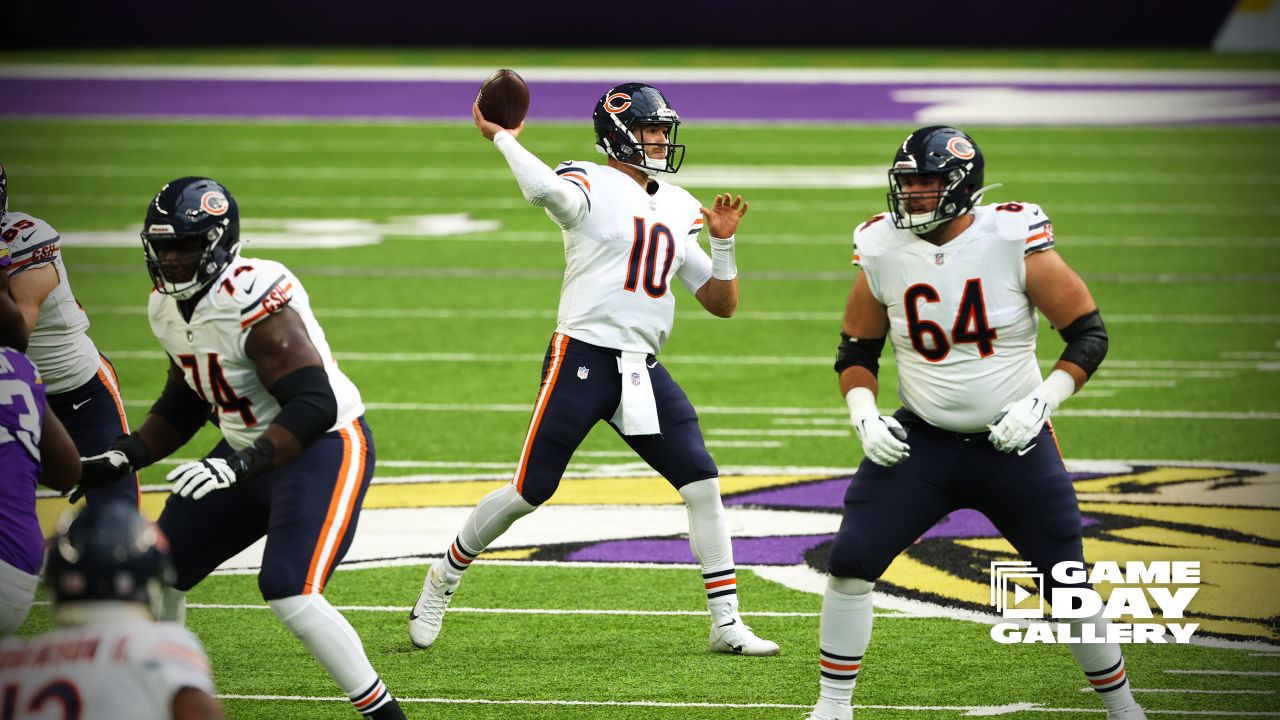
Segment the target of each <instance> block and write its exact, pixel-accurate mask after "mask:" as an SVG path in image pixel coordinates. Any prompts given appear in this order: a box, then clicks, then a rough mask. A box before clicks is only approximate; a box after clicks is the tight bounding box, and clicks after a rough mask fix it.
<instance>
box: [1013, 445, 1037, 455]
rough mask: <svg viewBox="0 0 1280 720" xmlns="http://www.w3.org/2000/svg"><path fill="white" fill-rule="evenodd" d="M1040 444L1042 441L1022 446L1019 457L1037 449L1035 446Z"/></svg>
mask: <svg viewBox="0 0 1280 720" xmlns="http://www.w3.org/2000/svg"><path fill="white" fill-rule="evenodd" d="M1039 444H1040V443H1031V444H1030V445H1028V446H1026V447H1024V448H1022V449H1021V450H1019V451H1018V457H1022V456H1023V455H1026V454H1027V453H1029V452H1031V451H1032V450H1033V449H1035V446H1036V445H1039Z"/></svg>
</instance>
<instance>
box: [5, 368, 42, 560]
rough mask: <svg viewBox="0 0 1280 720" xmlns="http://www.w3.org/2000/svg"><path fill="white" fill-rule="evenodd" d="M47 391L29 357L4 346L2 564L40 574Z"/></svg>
mask: <svg viewBox="0 0 1280 720" xmlns="http://www.w3.org/2000/svg"><path fill="white" fill-rule="evenodd" d="M44 412H45V388H44V384H43V383H42V382H40V377H39V376H38V375H37V374H36V367H35V365H32V364H31V361H30V360H28V359H27V356H26V355H23V354H22V353H20V352H18V351H17V350H13V349H12V348H6V347H0V561H4V562H6V563H8V564H10V565H12V566H14V567H15V568H18V569H19V570H21V571H23V572H26V573H30V574H32V575H36V574H38V573H39V572H40V565H41V560H42V559H43V556H44V536H43V535H42V534H41V533H40V523H39V521H37V519H36V483H37V481H38V480H39V479H40V429H41V428H42V427H43V426H44Z"/></svg>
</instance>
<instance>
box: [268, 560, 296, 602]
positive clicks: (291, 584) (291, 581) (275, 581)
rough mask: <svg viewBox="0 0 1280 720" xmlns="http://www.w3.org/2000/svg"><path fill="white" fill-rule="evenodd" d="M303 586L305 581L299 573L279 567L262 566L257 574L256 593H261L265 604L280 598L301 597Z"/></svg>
mask: <svg viewBox="0 0 1280 720" xmlns="http://www.w3.org/2000/svg"><path fill="white" fill-rule="evenodd" d="M305 585H306V580H305V579H304V578H303V576H302V574H301V573H299V572H294V571H290V570H288V569H285V568H281V567H279V566H276V567H272V566H271V565H269V564H263V566H262V570H261V571H260V572H259V573H258V591H259V592H261V593H262V599H263V600H266V601H267V604H271V603H272V602H273V601H276V600H280V599H282V598H288V597H292V596H295V595H301V594H302V592H303V590H304V586H305Z"/></svg>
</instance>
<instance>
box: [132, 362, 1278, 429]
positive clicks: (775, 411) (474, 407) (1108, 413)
mask: <svg viewBox="0 0 1280 720" xmlns="http://www.w3.org/2000/svg"><path fill="white" fill-rule="evenodd" d="M108 355H110V353H108ZM152 404H153V401H151V400H136V399H135V400H126V401H125V405H126V406H128V407H151V405H152ZM364 405H365V408H366V409H369V410H379V411H400V412H504V413H524V414H528V413H529V412H530V410H531V409H532V407H531V406H530V405H529V404H527V403H403V402H402V403H385V402H366V403H365V404H364ZM846 413H847V411H846V410H843V409H841V408H838V407H718V406H713V405H708V406H702V407H699V408H698V414H700V415H841V416H843V415H845V414H846ZM1054 417H1105V418H1135V419H1142V420H1242V421H1249V422H1254V421H1258V420H1280V412H1265V411H1257V410H1239V411H1212V410H1135V409H1129V408H1062V409H1060V410H1058V411H1057V412H1056V413H1054Z"/></svg>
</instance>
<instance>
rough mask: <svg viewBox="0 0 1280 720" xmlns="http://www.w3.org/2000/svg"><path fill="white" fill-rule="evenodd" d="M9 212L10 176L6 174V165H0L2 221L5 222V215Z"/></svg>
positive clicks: (0, 213)
mask: <svg viewBox="0 0 1280 720" xmlns="http://www.w3.org/2000/svg"><path fill="white" fill-rule="evenodd" d="M7 212H9V176H8V175H7V174H5V171H4V165H0V222H4V215H5V213H7Z"/></svg>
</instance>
